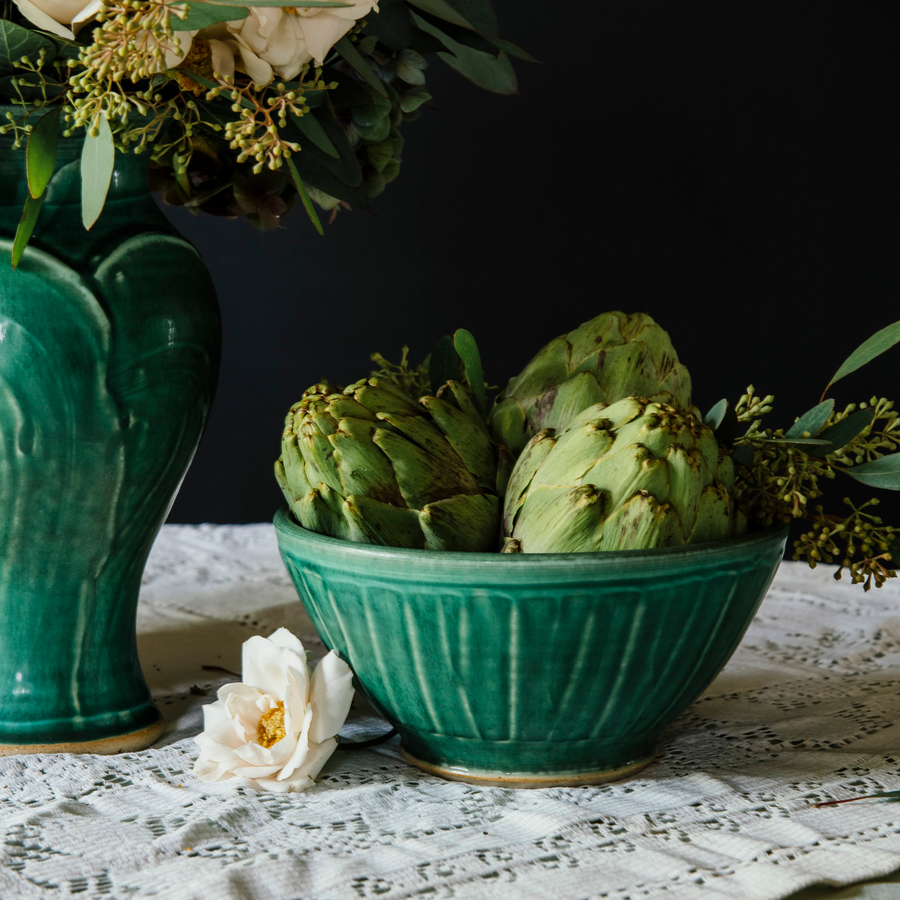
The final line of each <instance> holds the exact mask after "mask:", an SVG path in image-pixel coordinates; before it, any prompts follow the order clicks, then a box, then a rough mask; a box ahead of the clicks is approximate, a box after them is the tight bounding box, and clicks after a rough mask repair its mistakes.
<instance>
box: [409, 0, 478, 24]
mask: <svg viewBox="0 0 900 900" xmlns="http://www.w3.org/2000/svg"><path fill="white" fill-rule="evenodd" d="M409 3H410V5H411V6H415V7H417V8H418V9H421V10H423V11H424V12H427V13H430V14H431V15H433V16H437V17H438V18H439V19H443V20H444V21H445V22H450V23H451V24H452V25H457V26H459V27H460V28H468V29H470V30H472V31H475V30H477V29H476V26H475V25H474V24H472V22H470V21H469V20H468V19H467V18H466V17H465V16H464V15H463V14H462V13H461V12H460V11H459V10H458V9H456V8H455V6H454V5H453V4H451V3H448V2H447V0H409ZM491 30H494V29H491Z"/></svg>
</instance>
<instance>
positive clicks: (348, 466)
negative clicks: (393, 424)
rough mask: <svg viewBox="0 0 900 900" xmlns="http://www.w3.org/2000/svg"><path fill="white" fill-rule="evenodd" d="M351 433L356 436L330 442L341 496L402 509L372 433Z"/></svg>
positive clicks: (341, 436)
mask: <svg viewBox="0 0 900 900" xmlns="http://www.w3.org/2000/svg"><path fill="white" fill-rule="evenodd" d="M354 430H355V431H356V433H355V434H352V435H351V434H350V433H338V434H336V435H335V436H334V437H333V438H332V439H331V441H332V445H333V446H334V463H335V466H336V468H337V473H338V477H339V478H340V482H341V494H342V495H343V496H344V497H347V498H349V497H351V496H362V495H365V496H367V497H371V498H372V499H373V500H378V501H381V502H382V503H393V504H394V505H395V506H399V507H405V506H406V504H405V503H404V501H403V496H402V495H401V493H400V490H399V488H398V487H397V483H396V481H395V480H394V470H393V467H392V466H391V463H390V460H388V458H387V457H386V456H385V455H384V453H382V452H381V450H380V449H379V448H378V447H377V446H376V444H375V442H374V440H373V439H372V434H373V431H374V430H373V429H369V434H360V432H361V431H362V429H359V428H356V429H354ZM403 546H406V545H405V544H404V545H403Z"/></svg>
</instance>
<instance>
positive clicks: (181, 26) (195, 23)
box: [177, 0, 250, 31]
mask: <svg viewBox="0 0 900 900" xmlns="http://www.w3.org/2000/svg"><path fill="white" fill-rule="evenodd" d="M183 9H184V11H185V17H184V18H183V19H182V20H181V22H179V23H178V24H177V28H178V30H179V31H196V30H199V29H201V28H207V27H208V26H210V25H216V24H218V23H219V22H229V21H234V20H237V19H246V18H247V16H249V15H250V10H249V9H247V7H245V6H232V5H231V4H225V3H206V2H203V0H201V2H193V0H186V2H185V3H184V4H183Z"/></svg>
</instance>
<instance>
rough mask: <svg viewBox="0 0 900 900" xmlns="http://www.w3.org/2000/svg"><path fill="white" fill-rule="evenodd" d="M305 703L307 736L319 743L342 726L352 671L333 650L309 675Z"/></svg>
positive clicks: (348, 710)
mask: <svg viewBox="0 0 900 900" xmlns="http://www.w3.org/2000/svg"><path fill="white" fill-rule="evenodd" d="M309 702H310V706H311V707H312V710H313V722H312V728H311V729H310V732H309V739H310V741H312V742H313V743H316V744H321V743H322V742H323V741H324V740H326V738H331V737H334V736H335V735H336V734H337V733H338V732H339V731H340V730H341V728H343V726H344V722H346V721H347V716H348V715H349V713H350V704H351V703H352V702H353V672H352V671H351V670H350V666H348V665H347V663H346V662H344V660H342V659H341V657H340V656H339V655H338V654H337V653H336V652H335V651H334V650H332V651H331V652H330V653H329V654H328V655H327V656H326V657H325V658H324V659H323V660H322V661H321V662H320V663H319V665H318V666H316V669H315V671H314V672H313V674H312V678H311V679H310V689H309Z"/></svg>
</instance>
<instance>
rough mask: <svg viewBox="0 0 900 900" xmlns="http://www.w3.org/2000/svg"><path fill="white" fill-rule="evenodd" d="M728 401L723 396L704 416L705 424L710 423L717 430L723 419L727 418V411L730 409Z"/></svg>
mask: <svg viewBox="0 0 900 900" xmlns="http://www.w3.org/2000/svg"><path fill="white" fill-rule="evenodd" d="M728 405H729V404H728V401H727V400H726V399H725V398H724V397H723V398H722V399H721V400H720V401H719V402H718V403H717V404H716V405H715V406H714V407H713V408H712V409H711V410H710V411H709V412H708V413H707V414H706V415H705V416H704V417H703V424H704V425H708V426H709V427H710V428H712V430H713V431H715V430H716V429H717V428H718V427H719V426H720V425H721V424H722V420H723V419H724V418H725V413H726V412H727V411H728Z"/></svg>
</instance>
